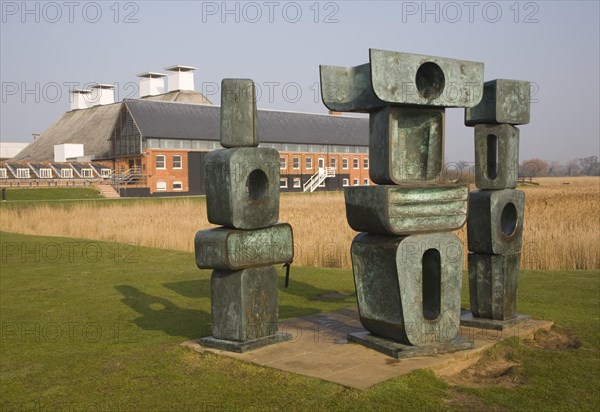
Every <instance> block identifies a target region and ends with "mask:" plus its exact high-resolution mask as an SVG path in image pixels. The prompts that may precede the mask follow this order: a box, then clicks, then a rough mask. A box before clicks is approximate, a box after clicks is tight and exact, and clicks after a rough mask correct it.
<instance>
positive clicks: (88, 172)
mask: <svg viewBox="0 0 600 412" xmlns="http://www.w3.org/2000/svg"><path fill="white" fill-rule="evenodd" d="M92 173H93V172H92V169H81V176H82V177H92V176H93V174H92Z"/></svg>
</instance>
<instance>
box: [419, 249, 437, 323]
mask: <svg viewBox="0 0 600 412" xmlns="http://www.w3.org/2000/svg"><path fill="white" fill-rule="evenodd" d="M421 263H422V270H423V285H422V292H423V316H424V317H425V319H427V320H436V319H437V318H438V316H440V309H441V304H442V260H441V257H440V251H439V250H437V249H427V250H426V251H425V253H423V260H422V262H421Z"/></svg>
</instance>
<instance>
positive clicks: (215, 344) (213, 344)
mask: <svg viewBox="0 0 600 412" xmlns="http://www.w3.org/2000/svg"><path fill="white" fill-rule="evenodd" d="M291 339H292V335H290V334H289V333H282V332H277V333H275V334H274V335H270V336H265V337H264V338H260V339H255V340H248V341H244V342H236V341H232V340H223V339H216V338H214V337H212V336H207V337H205V338H200V339H198V340H197V342H198V343H199V344H200V345H202V346H207V347H209V348H215V349H221V350H226V351H229V352H237V353H244V352H248V351H251V350H253V349H258V348H261V347H263V346H267V345H272V344H274V343H279V342H285V341H288V340H291Z"/></svg>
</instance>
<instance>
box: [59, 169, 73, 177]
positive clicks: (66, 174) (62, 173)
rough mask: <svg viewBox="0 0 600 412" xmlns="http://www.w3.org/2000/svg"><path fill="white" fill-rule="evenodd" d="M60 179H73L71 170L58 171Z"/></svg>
mask: <svg viewBox="0 0 600 412" xmlns="http://www.w3.org/2000/svg"><path fill="white" fill-rule="evenodd" d="M60 177H62V178H63V179H71V178H72V177H73V169H60Z"/></svg>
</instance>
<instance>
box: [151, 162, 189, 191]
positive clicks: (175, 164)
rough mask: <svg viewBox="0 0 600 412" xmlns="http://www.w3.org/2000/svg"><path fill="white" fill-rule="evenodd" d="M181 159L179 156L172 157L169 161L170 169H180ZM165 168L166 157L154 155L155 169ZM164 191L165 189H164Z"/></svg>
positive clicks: (181, 165)
mask: <svg viewBox="0 0 600 412" xmlns="http://www.w3.org/2000/svg"><path fill="white" fill-rule="evenodd" d="M182 159H183V158H182V157H181V155H173V158H172V159H171V167H172V168H173V169H181V168H182V167H183V160H182ZM166 168H167V157H166V156H165V155H156V169H166ZM165 190H166V189H165Z"/></svg>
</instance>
